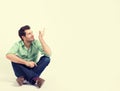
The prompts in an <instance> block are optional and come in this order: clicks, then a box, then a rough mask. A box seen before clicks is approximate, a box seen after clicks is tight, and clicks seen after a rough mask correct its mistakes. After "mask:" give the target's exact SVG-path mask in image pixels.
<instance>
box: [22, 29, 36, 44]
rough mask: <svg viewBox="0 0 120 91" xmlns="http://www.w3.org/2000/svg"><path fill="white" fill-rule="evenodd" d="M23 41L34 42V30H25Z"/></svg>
mask: <svg viewBox="0 0 120 91" xmlns="http://www.w3.org/2000/svg"><path fill="white" fill-rule="evenodd" d="M22 39H23V41H27V42H32V41H33V40H34V35H33V32H32V30H30V29H27V30H25V36H22Z"/></svg>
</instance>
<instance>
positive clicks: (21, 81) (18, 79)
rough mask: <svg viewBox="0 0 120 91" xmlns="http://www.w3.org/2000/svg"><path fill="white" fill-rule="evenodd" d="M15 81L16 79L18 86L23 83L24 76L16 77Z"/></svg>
mask: <svg viewBox="0 0 120 91" xmlns="http://www.w3.org/2000/svg"><path fill="white" fill-rule="evenodd" d="M16 81H17V83H18V84H19V85H20V86H22V85H23V83H24V77H18V78H17V79H16Z"/></svg>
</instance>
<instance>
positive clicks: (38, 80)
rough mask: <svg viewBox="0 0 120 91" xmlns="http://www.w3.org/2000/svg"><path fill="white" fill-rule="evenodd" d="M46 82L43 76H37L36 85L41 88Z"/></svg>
mask: <svg viewBox="0 0 120 91" xmlns="http://www.w3.org/2000/svg"><path fill="white" fill-rule="evenodd" d="M44 82H45V80H44V79H42V78H37V79H36V85H37V87H38V88H41V86H42V85H43V83H44Z"/></svg>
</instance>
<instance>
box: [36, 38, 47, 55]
mask: <svg viewBox="0 0 120 91" xmlns="http://www.w3.org/2000/svg"><path fill="white" fill-rule="evenodd" d="M36 44H37V46H38V50H39V51H40V53H41V55H45V56H48V55H47V54H46V53H45V52H44V50H43V48H42V45H41V43H40V41H39V40H36Z"/></svg>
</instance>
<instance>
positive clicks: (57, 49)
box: [0, 0, 120, 91]
mask: <svg viewBox="0 0 120 91" xmlns="http://www.w3.org/2000/svg"><path fill="white" fill-rule="evenodd" d="M26 24H27V25H30V26H31V29H32V30H33V32H34V34H35V38H38V37H37V36H38V31H39V30H41V29H42V28H43V27H45V28H46V31H45V36H44V38H45V40H46V42H47V44H48V45H49V46H50V47H51V49H52V56H51V64H50V65H49V67H48V68H47V69H46V71H45V72H44V73H43V74H42V76H43V78H46V79H47V80H48V81H49V82H48V85H49V86H48V85H46V87H47V88H46V89H44V91H45V90H46V91H48V89H49V90H52V91H66V90H67V91H73V90H74V91H75V90H76V91H120V66H119V65H120V43H119V41H120V36H119V35H120V1H119V0H1V1H0V25H1V26H0V41H1V43H0V61H1V62H0V74H2V75H3V76H4V75H6V76H4V77H0V80H1V83H0V84H1V85H2V87H0V89H3V88H4V89H5V86H6V84H7V80H5V81H6V83H4V80H2V79H3V78H4V79H8V80H9V78H11V79H13V81H14V80H15V79H14V78H15V77H14V74H13V71H12V68H11V65H10V61H8V60H7V59H6V58H5V54H6V52H7V51H8V50H9V48H10V47H11V46H12V44H13V43H14V42H16V41H17V40H19V37H18V35H17V32H18V29H19V28H20V27H21V26H23V25H26ZM3 69H4V70H3ZM8 74H9V75H8ZM7 76H8V77H7ZM3 83H4V84H3ZM8 85H9V84H8ZM9 87H10V88H12V86H9ZM6 89H7V88H6ZM16 89H17V91H18V90H20V88H14V89H13V90H16ZM24 89H25V88H24ZM32 91H33V90H32Z"/></svg>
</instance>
